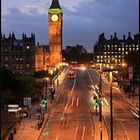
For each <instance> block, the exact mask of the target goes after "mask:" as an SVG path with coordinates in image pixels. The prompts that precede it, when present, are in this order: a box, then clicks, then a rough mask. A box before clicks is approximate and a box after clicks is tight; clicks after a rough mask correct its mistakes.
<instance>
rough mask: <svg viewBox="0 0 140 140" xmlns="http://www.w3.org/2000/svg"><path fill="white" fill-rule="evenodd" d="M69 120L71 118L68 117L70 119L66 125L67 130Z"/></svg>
mask: <svg viewBox="0 0 140 140" xmlns="http://www.w3.org/2000/svg"><path fill="white" fill-rule="evenodd" d="M69 120H70V118H69V117H68V119H67V123H66V128H67V127H68V124H69Z"/></svg>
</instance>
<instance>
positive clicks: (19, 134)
mask: <svg viewBox="0 0 140 140" xmlns="http://www.w3.org/2000/svg"><path fill="white" fill-rule="evenodd" d="M64 77H65V74H64V73H63V72H62V73H61V74H60V75H59V76H58V77H57V79H58V80H59V83H58V81H57V83H56V81H54V82H55V88H56V90H57V91H58V90H59V89H60V87H61V84H62V82H63V80H64ZM57 79H56V80H57ZM56 86H57V87H56ZM44 90H46V91H47V89H45V88H44V89H43V90H42V92H45V91H44ZM52 106H53V103H51V101H50V100H48V103H47V110H46V113H45V116H44V121H43V124H42V127H41V128H40V129H38V122H39V120H38V119H37V115H36V112H35V110H36V108H38V107H39V104H35V105H32V108H31V110H30V111H29V112H28V113H29V114H28V117H27V118H24V119H22V121H21V122H20V123H18V124H17V125H16V132H14V131H13V130H12V131H11V132H10V133H9V135H8V136H7V137H6V138H5V140H9V139H10V140H38V139H39V137H40V135H42V130H43V128H44V125H45V123H46V121H47V119H48V117H49V112H50V111H51V108H52ZM11 134H12V137H11Z"/></svg>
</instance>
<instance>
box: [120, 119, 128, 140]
mask: <svg viewBox="0 0 140 140" xmlns="http://www.w3.org/2000/svg"><path fill="white" fill-rule="evenodd" d="M119 122H120V124H121V126H122V128H123V131H124V133H125V135H126V140H129V136H128V134H127V132H126V129H125V128H124V125H123V124H122V122H121V121H119Z"/></svg>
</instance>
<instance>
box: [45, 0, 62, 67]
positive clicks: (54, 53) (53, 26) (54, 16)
mask: <svg viewBox="0 0 140 140" xmlns="http://www.w3.org/2000/svg"><path fill="white" fill-rule="evenodd" d="M48 25H49V49H50V59H49V60H50V66H55V65H57V64H59V63H61V62H62V9H61V7H60V5H59V1H58V0H52V4H51V6H50V8H49V12H48Z"/></svg>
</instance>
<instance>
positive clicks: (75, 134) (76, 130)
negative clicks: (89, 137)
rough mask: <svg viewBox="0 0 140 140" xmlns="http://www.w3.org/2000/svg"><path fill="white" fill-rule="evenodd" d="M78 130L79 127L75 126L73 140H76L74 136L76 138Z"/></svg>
mask: <svg viewBox="0 0 140 140" xmlns="http://www.w3.org/2000/svg"><path fill="white" fill-rule="evenodd" d="M78 129H79V127H78V126H76V129H75V133H74V140H76V136H77V133H78Z"/></svg>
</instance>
